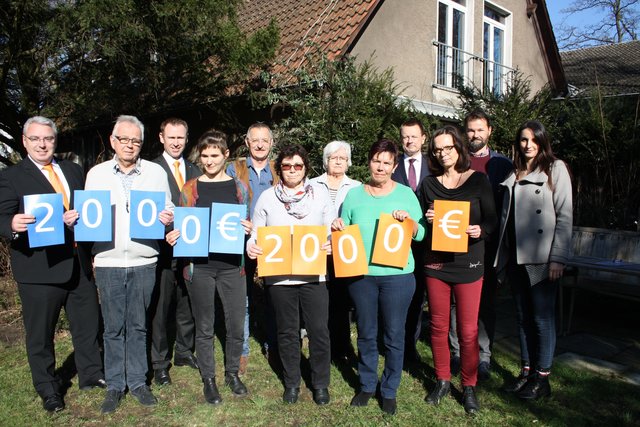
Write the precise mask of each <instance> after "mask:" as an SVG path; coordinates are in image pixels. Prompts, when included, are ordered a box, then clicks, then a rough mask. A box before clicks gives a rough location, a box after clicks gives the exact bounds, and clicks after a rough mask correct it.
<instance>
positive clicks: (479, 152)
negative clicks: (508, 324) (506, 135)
mask: <svg viewBox="0 0 640 427" xmlns="http://www.w3.org/2000/svg"><path fill="white" fill-rule="evenodd" d="M464 126H465V131H466V134H467V147H468V148H469V153H470V154H471V169H473V170H475V171H478V172H482V173H484V174H486V175H487V177H488V178H489V182H490V183H491V188H492V190H493V196H494V199H495V203H496V212H500V211H501V207H502V192H501V191H500V183H501V182H502V181H504V179H505V178H506V177H507V175H509V173H510V172H511V171H512V170H513V164H512V163H511V160H509V159H508V158H507V157H505V156H503V155H502V154H500V153H498V152H496V151H494V150H492V149H490V148H489V138H490V137H491V131H492V130H493V128H492V127H491V119H490V118H489V116H488V115H487V113H485V112H484V111H482V110H475V111H472V112H471V113H469V114H467V116H466V117H465V119H464ZM496 230H497V229H496ZM496 250H497V236H496V235H495V233H494V235H490V236H487V239H486V240H485V255H484V279H483V284H482V296H481V298H480V313H479V317H478V344H479V345H480V364H479V365H478V379H479V380H487V379H488V378H489V376H490V369H491V348H492V346H493V337H494V334H495V324H496V312H495V296H496V289H497V283H498V282H497V278H496V271H495V269H494V268H493V260H494V258H495V256H496ZM455 310H456V308H455V304H452V306H451V324H450V325H451V326H450V329H449V342H450V345H451V353H452V354H451V374H452V375H457V374H458V372H459V371H460V345H459V344H458V336H457V333H456V311H455Z"/></svg>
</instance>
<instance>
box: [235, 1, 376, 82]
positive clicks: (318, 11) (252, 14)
mask: <svg viewBox="0 0 640 427" xmlns="http://www.w3.org/2000/svg"><path fill="white" fill-rule="evenodd" d="M380 3H382V0H351V1H342V0H245V1H244V4H243V6H242V7H241V8H240V10H238V22H239V24H240V26H241V27H242V28H244V29H246V30H248V31H251V29H252V28H262V27H265V26H267V25H268V24H269V21H270V20H271V18H272V17H273V18H274V19H275V20H276V22H277V24H278V27H279V29H280V47H279V48H278V51H277V52H276V59H275V61H274V67H273V69H272V71H273V72H274V73H275V74H280V73H286V72H289V71H291V70H295V69H298V68H300V66H301V65H302V64H303V62H304V60H305V56H306V55H307V54H309V53H315V52H317V51H320V52H323V53H324V54H326V55H327V57H328V58H329V59H335V58H338V57H340V56H341V55H343V54H345V53H348V52H349V51H350V50H351V48H352V47H353V45H354V44H355V41H356V40H357V39H358V37H359V35H360V33H361V29H362V28H364V27H365V26H366V24H367V23H368V22H369V20H370V19H371V17H372V16H373V14H374V13H375V11H376V9H377V6H378V5H379V4H380ZM314 45H315V46H316V47H315V48H314ZM314 49H317V50H314Z"/></svg>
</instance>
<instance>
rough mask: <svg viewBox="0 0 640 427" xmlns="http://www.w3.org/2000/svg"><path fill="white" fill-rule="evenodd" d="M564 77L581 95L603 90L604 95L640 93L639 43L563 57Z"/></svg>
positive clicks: (609, 46) (580, 50)
mask: <svg viewBox="0 0 640 427" xmlns="http://www.w3.org/2000/svg"><path fill="white" fill-rule="evenodd" d="M560 55H561V57H562V63H563V64H564V71H565V75H566V76H567V81H568V83H569V84H570V85H572V86H574V87H576V88H577V90H578V91H583V90H587V89H594V88H596V87H598V86H599V87H600V88H601V89H602V92H603V94H605V95H611V94H631V93H639V92H640V41H638V40H636V41H630V42H626V43H618V44H610V45H602V46H596V47H589V48H585V49H577V50H570V51H566V52H561V53H560Z"/></svg>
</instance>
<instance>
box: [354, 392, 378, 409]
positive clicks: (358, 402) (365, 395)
mask: <svg viewBox="0 0 640 427" xmlns="http://www.w3.org/2000/svg"><path fill="white" fill-rule="evenodd" d="M372 397H373V393H369V392H368V391H361V392H360V393H358V394H356V395H355V396H353V399H351V406H367V404H368V403H369V399H371V398H372Z"/></svg>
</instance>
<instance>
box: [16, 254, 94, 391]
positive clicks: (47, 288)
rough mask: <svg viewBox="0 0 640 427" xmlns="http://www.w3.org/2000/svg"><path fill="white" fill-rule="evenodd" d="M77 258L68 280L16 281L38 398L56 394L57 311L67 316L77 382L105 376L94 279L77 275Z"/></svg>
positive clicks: (80, 384) (32, 376) (89, 381)
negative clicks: (50, 281)
mask: <svg viewBox="0 0 640 427" xmlns="http://www.w3.org/2000/svg"><path fill="white" fill-rule="evenodd" d="M79 270H80V268H79V266H78V262H77V260H76V262H75V266H74V273H73V275H72V277H71V280H69V281H68V282H67V283H61V284H41V283H37V284H33V283H18V292H19V293H20V300H21V301H22V318H23V321H24V329H25V334H26V347H27V358H28V360H29V368H30V369H31V378H32V380H33V386H34V387H35V389H36V391H37V392H38V394H39V395H40V396H41V397H43V398H44V397H46V396H49V395H51V394H53V393H58V392H59V389H60V383H59V380H58V379H57V378H56V376H55V368H56V356H55V350H54V343H53V340H54V336H55V329H56V324H57V323H58V318H59V316H60V310H61V309H62V307H64V309H65V311H66V313H67V317H68V319H69V328H70V330H71V339H72V342H73V349H74V358H75V364H76V369H77V370H78V385H79V386H80V387H82V386H83V385H85V384H90V383H92V382H94V381H96V380H98V379H101V378H104V374H103V370H102V359H101V357H100V349H99V345H98V328H99V323H100V308H99V306H98V294H97V292H96V286H95V284H94V283H93V281H90V280H89V279H87V278H86V276H85V275H83V274H80V271H79Z"/></svg>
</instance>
